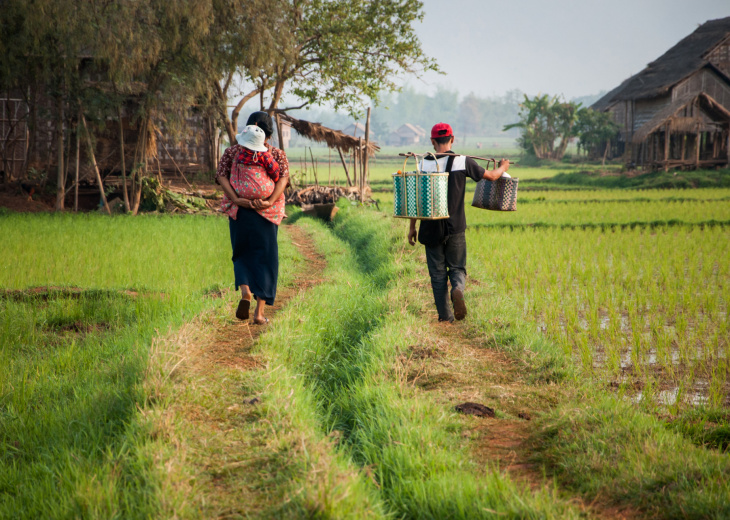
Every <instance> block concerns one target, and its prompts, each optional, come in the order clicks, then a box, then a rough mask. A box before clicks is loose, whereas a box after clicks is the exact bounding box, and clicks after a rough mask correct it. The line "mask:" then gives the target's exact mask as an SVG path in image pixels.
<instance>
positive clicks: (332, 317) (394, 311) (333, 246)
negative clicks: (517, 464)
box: [260, 206, 576, 518]
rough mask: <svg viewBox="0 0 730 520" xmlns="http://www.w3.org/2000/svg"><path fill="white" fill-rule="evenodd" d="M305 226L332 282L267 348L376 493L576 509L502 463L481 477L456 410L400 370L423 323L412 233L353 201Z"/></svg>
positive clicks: (409, 501) (520, 513)
mask: <svg viewBox="0 0 730 520" xmlns="http://www.w3.org/2000/svg"><path fill="white" fill-rule="evenodd" d="M299 222H302V221H299ZM299 222H298V225H300V224H299ZM301 225H304V224H301ZM306 227H307V228H308V229H310V230H311V231H312V232H313V233H314V237H315V238H316V241H317V243H318V244H319V246H320V247H321V248H322V251H323V252H325V254H326V255H327V258H328V260H329V267H328V270H327V272H326V273H325V274H326V275H327V276H328V278H329V279H330V280H332V282H331V283H328V284H326V285H321V286H318V287H316V288H314V289H313V290H312V291H311V293H310V294H308V295H307V296H306V299H300V300H297V301H295V302H293V303H292V304H291V306H290V307H289V308H288V309H287V311H286V313H285V315H284V316H283V317H282V318H281V320H280V321H278V323H277V326H276V327H275V328H274V329H272V330H271V331H270V333H269V334H267V335H266V336H265V337H263V338H262V341H261V343H260V349H261V352H262V353H266V354H267V355H270V356H271V359H272V361H271V363H272V365H274V366H278V365H283V366H284V367H285V368H286V369H287V370H288V371H290V372H291V373H295V374H299V375H300V377H301V381H302V383H303V385H304V388H303V389H304V390H305V391H306V392H309V393H310V395H311V396H312V399H313V404H314V405H315V406H316V408H317V411H318V415H319V417H320V425H321V426H320V427H321V428H322V430H323V432H325V433H327V434H330V435H333V436H335V437H336V438H339V439H340V441H339V446H340V450H342V452H343V453H344V454H346V455H348V456H349V457H351V458H352V461H353V462H354V463H355V464H356V465H357V466H359V467H361V468H363V469H367V471H369V472H371V473H372V475H373V478H374V479H375V481H376V482H377V488H375V487H374V486H373V487H371V488H370V490H371V491H370V493H371V494H372V496H375V497H377V498H378V499H379V500H380V501H381V504H382V507H384V508H385V509H384V510H385V511H386V513H388V514H389V515H392V516H395V517H405V518H447V517H448V518H482V517H492V516H493V515H494V514H507V515H508V516H510V517H520V518H565V517H572V516H576V513H575V511H574V510H573V509H572V508H571V507H570V506H569V505H568V504H566V503H565V502H563V501H562V500H560V499H559V498H558V497H557V496H556V495H555V493H554V490H544V491H540V492H537V493H534V494H533V493H532V492H530V491H529V490H527V489H525V488H522V487H521V486H517V485H515V484H514V483H512V482H511V481H510V480H509V479H508V478H506V477H505V476H503V475H501V474H500V473H498V472H497V471H492V470H490V471H488V472H487V474H486V475H485V476H484V477H479V476H478V472H477V471H475V470H476V468H475V467H472V464H471V463H470V462H469V458H468V454H467V452H465V451H464V450H463V448H462V447H461V446H460V442H459V437H458V436H457V435H455V433H457V432H458V430H459V427H458V422H457V421H456V417H455V415H454V412H453V410H451V409H449V408H445V407H444V405H443V404H441V405H439V404H436V403H433V402H432V401H431V400H430V398H429V397H428V396H427V395H426V394H424V393H422V392H420V391H419V390H417V389H416V388H413V387H411V386H410V385H404V384H403V383H402V382H400V383H399V381H398V378H397V377H395V374H394V373H393V366H394V364H395V363H396V360H397V356H398V354H399V353H400V352H402V351H403V350H404V349H406V348H407V347H408V345H409V336H408V334H404V331H408V330H416V329H417V328H419V327H422V324H420V323H419V322H420V321H421V320H422V318H421V317H420V316H419V315H418V314H416V313H411V312H408V311H407V310H403V309H402V307H401V306H399V305H398V302H401V301H402V298H404V297H405V296H406V294H407V293H408V286H409V284H411V283H413V277H414V275H415V268H416V266H415V264H414V263H413V262H414V259H412V258H409V257H405V256H404V255H403V252H402V251H403V248H404V247H405V246H404V244H403V237H402V236H401V234H400V232H399V230H398V229H397V228H394V227H393V222H392V221H391V220H390V219H388V218H384V217H383V216H382V215H380V214H378V213H375V212H369V211H363V210H357V209H354V208H353V209H350V208H349V207H347V206H345V207H343V209H342V210H341V212H340V214H338V217H337V219H336V221H335V223H334V226H333V230H332V231H333V234H332V233H330V232H329V231H328V230H326V229H324V227H323V226H322V225H321V224H317V223H314V222H307V223H306ZM333 235H334V236H333ZM399 251H400V252H399ZM398 259H399V260H398ZM309 302H317V305H316V306H315V307H314V308H311V307H310V306H309ZM310 308H311V309H312V310H311V311H308V309H310ZM406 308H407V306H406ZM305 402H310V401H309V400H308V399H305ZM424 447H427V449H424Z"/></svg>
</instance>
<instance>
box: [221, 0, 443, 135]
mask: <svg viewBox="0 0 730 520" xmlns="http://www.w3.org/2000/svg"><path fill="white" fill-rule="evenodd" d="M253 3H254V4H255V3H256V2H253ZM422 7H423V5H422V3H421V2H420V1H418V0H369V1H363V2H352V1H351V0H270V1H269V2H267V3H266V4H265V8H263V9H261V10H260V11H258V12H257V13H256V17H255V20H256V24H255V26H254V27H253V28H252V30H251V32H250V33H249V34H250V35H255V36H256V38H255V41H242V42H241V47H238V49H242V50H241V52H240V53H234V55H238V57H239V60H238V62H236V60H235V59H229V60H227V63H228V64H229V70H228V71H227V72H226V73H225V74H223V75H221V76H220V77H217V78H212V80H213V81H214V85H213V90H214V91H215V92H216V96H217V103H218V106H219V107H224V106H225V103H226V96H227V89H228V88H229V87H230V85H231V84H232V80H233V77H234V76H235V74H239V75H240V76H241V77H242V78H243V79H244V80H246V82H247V84H250V85H252V88H251V89H250V90H249V91H247V92H245V94H244V95H243V97H242V98H241V99H240V101H239V103H238V104H237V106H236V107H235V108H234V111H233V114H232V115H231V117H230V119H229V118H227V117H226V119H225V124H226V130H227V133H228V136H229V139H230V140H231V141H233V140H234V138H235V132H236V123H237V117H238V114H239V112H240V109H241V107H242V106H243V104H244V103H246V102H247V101H249V100H250V99H253V98H254V97H256V96H259V98H260V107H261V109H262V110H264V109H265V110H268V111H269V112H275V111H277V110H278V111H285V110H290V109H291V108H293V107H289V108H279V103H280V102H281V99H282V96H283V94H284V92H285V91H288V92H289V93H290V94H293V95H294V96H296V97H298V98H299V99H300V100H301V101H302V103H303V104H302V105H301V106H306V105H321V104H330V105H331V106H333V108H334V109H335V110H338V109H345V110H347V111H349V112H350V113H352V114H353V115H354V114H356V113H358V112H359V109H360V108H361V103H362V101H361V100H364V99H367V98H372V99H375V98H376V97H377V94H378V92H380V91H381V90H395V89H397V84H396V82H395V78H396V75H397V74H399V73H403V72H419V71H422V70H438V68H437V66H436V64H435V62H434V61H433V60H432V59H430V58H428V57H426V56H425V54H424V53H423V50H422V49H421V43H420V41H419V40H418V38H417V36H416V34H415V31H414V29H413V22H414V21H416V20H420V19H421V18H422V17H423V12H422ZM231 34H232V33H231ZM244 48H245V49H246V50H245V51H244V50H243V49H244ZM234 57H235V56H234ZM234 64H235V68H233V65H234ZM267 95H268V107H266V106H265V101H266V96H267ZM301 106H300V107H299V108H301ZM219 111H220V110H219Z"/></svg>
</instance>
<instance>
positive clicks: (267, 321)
mask: <svg viewBox="0 0 730 520" xmlns="http://www.w3.org/2000/svg"><path fill="white" fill-rule="evenodd" d="M253 322H254V324H256V325H267V324H268V323H269V318H264V319H263V320H259V319H258V318H254V320H253Z"/></svg>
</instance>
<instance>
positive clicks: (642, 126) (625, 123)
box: [592, 17, 730, 169]
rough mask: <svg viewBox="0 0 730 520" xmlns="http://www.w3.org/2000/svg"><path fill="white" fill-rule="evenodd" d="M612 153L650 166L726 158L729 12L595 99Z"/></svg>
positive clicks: (720, 162)
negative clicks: (613, 135)
mask: <svg viewBox="0 0 730 520" xmlns="http://www.w3.org/2000/svg"><path fill="white" fill-rule="evenodd" d="M592 108H593V109H594V110H599V111H602V112H609V113H610V114H611V115H612V116H613V120H614V121H615V122H616V123H617V124H618V125H619V126H620V128H621V130H620V133H619V137H618V140H617V141H616V142H614V143H613V146H612V147H611V150H612V153H611V155H612V156H614V157H619V156H623V157H624V159H625V160H626V162H628V163H634V164H636V165H640V166H643V167H645V168H649V169H657V168H664V169H667V168H707V167H715V166H726V165H728V163H730V17H728V18H721V19H718V20H710V21H708V22H706V23H704V24H702V25H701V26H700V27H698V28H697V30H696V31H695V32H693V33H692V34H690V35H689V36H687V37H686V38H684V39H683V40H681V41H680V42H679V43H677V44H676V45H675V46H674V47H672V48H671V49H669V50H668V51H667V52H666V53H664V55H662V56H661V57H659V58H658V59H656V60H655V61H653V62H651V63H650V64H649V65H648V66H647V67H646V68H645V69H644V70H642V71H641V72H639V73H638V74H635V75H634V76H632V77H630V78H629V79H627V80H626V81H624V82H623V83H622V84H621V85H619V86H618V87H616V88H615V89H614V90H612V91H610V92H609V93H608V94H606V95H605V96H603V97H602V98H601V99H599V100H598V101H597V102H596V103H595V104H594V105H593V106H592Z"/></svg>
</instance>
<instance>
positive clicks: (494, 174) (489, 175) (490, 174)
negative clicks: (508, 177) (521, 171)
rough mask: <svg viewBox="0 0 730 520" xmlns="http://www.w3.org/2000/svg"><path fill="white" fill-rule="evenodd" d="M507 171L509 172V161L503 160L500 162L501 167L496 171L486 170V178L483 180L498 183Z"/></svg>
mask: <svg viewBox="0 0 730 520" xmlns="http://www.w3.org/2000/svg"><path fill="white" fill-rule="evenodd" d="M507 170H509V159H502V160H501V161H499V166H497V167H496V168H495V169H494V170H484V176H483V177H482V178H483V179H487V180H489V181H496V180H497V179H499V178H500V177H501V176H502V174H503V173H504V172H506V171H507Z"/></svg>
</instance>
